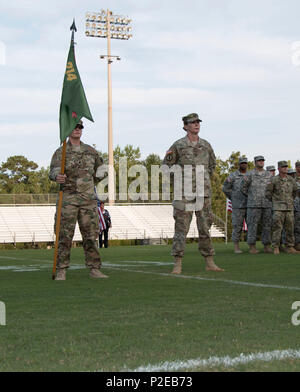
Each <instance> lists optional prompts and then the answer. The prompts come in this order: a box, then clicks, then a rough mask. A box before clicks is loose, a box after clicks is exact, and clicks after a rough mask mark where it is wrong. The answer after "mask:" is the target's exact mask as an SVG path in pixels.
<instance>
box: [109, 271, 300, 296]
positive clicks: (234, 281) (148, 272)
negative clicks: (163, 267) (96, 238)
mask: <svg viewBox="0 0 300 392" xmlns="http://www.w3.org/2000/svg"><path fill="white" fill-rule="evenodd" d="M106 268H108V269H116V270H121V271H126V272H136V273H139V274H149V275H159V276H168V277H172V278H178V279H195V280H205V281H212V282H222V283H229V284H235V285H240V286H252V287H263V288H272V289H284V290H296V291H300V287H293V286H281V285H276V284H266V283H252V282H243V281H239V280H229V279H216V278H203V277H201V276H191V275H182V274H180V275H174V274H170V273H163V272H151V271H141V270H133V269H128V268H119V267H112V266H107V267H106ZM218 273H221V272H218Z"/></svg>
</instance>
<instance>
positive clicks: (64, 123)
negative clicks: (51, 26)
mask: <svg viewBox="0 0 300 392" xmlns="http://www.w3.org/2000/svg"><path fill="white" fill-rule="evenodd" d="M70 30H72V38H71V44H70V49H69V55H68V59H67V66H66V72H65V77H64V83H63V90H62V96H61V104H60V111H59V127H60V142H61V143H63V142H64V141H65V140H66V138H67V137H68V136H69V135H70V134H71V133H72V131H73V130H74V129H75V126H76V124H78V121H80V120H81V118H82V117H85V118H87V119H88V120H90V121H93V122H94V120H93V117H92V115H91V112H90V109H89V105H88V102H87V99H86V96H85V93H84V89H83V86H82V83H81V79H80V75H79V72H78V69H77V66H76V61H75V50H74V31H77V29H76V26H75V21H73V24H72V26H71V28H70Z"/></svg>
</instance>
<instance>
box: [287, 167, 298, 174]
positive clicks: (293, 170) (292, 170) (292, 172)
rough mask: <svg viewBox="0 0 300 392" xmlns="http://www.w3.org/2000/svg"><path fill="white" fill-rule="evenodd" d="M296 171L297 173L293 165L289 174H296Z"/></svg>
mask: <svg viewBox="0 0 300 392" xmlns="http://www.w3.org/2000/svg"><path fill="white" fill-rule="evenodd" d="M294 173H296V170H295V169H293V168H291V167H290V168H289V169H288V171H287V174H294Z"/></svg>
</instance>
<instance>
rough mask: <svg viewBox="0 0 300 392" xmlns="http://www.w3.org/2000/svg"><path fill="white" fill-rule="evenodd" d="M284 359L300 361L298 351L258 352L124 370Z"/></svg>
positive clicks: (170, 369) (224, 365)
mask: <svg viewBox="0 0 300 392" xmlns="http://www.w3.org/2000/svg"><path fill="white" fill-rule="evenodd" d="M285 359H300V350H292V349H288V350H275V351H267V352H259V353H252V354H243V353H242V354H240V355H239V356H238V357H234V358H231V357H229V356H225V357H210V358H208V359H201V358H197V359H189V360H187V361H180V360H178V361H173V362H168V361H166V362H161V363H158V364H157V365H150V364H149V365H146V366H139V367H138V368H136V369H125V368H124V371H128V372H170V371H178V370H181V369H196V368H207V367H215V366H223V367H234V366H237V365H245V364H248V363H250V362H254V361H263V362H271V361H282V360H285Z"/></svg>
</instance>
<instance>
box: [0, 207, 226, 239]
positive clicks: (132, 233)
mask: <svg viewBox="0 0 300 392" xmlns="http://www.w3.org/2000/svg"><path fill="white" fill-rule="evenodd" d="M105 208H107V210H108V211H109V213H110V215H111V219H112V228H111V229H110V230H109V238H110V239H118V240H122V239H149V238H150V239H151V238H152V239H164V238H172V237H173V235H174V219H173V208H172V206H171V205H168V204H164V205H162V204H156V205H153V204H143V205H142V204H139V205H133V204H131V205H113V206H106V207H105ZM55 211H56V207H55V205H9V206H1V207H0V243H18V242H34V243H35V242H54V241H55V235H54V215H55ZM210 234H211V236H212V237H220V238H225V230H224V229H221V228H218V227H216V226H215V225H212V227H211V230H210ZM197 236H198V231H197V226H196V219H195V215H194V216H193V220H192V223H191V227H190V230H189V233H188V237H197ZM81 240H82V238H81V234H80V230H79V227H78V224H77V225H76V229H75V234H74V241H81Z"/></svg>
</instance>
